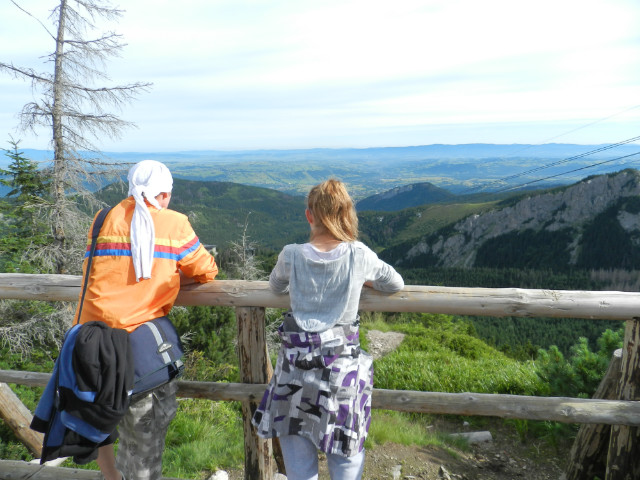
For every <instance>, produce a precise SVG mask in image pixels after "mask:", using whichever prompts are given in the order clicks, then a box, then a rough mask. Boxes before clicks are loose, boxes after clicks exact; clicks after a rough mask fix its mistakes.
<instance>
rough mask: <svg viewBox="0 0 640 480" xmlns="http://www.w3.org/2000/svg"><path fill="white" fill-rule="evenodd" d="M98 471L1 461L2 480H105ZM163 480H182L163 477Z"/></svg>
mask: <svg viewBox="0 0 640 480" xmlns="http://www.w3.org/2000/svg"><path fill="white" fill-rule="evenodd" d="M103 478H104V477H103V476H102V474H101V473H100V472H99V471H98V470H83V469H79V468H64V467H50V466H47V465H38V464H35V463H28V462H21V461H17V460H0V480H103ZM161 480H180V479H179V478H172V477H162V479H161Z"/></svg>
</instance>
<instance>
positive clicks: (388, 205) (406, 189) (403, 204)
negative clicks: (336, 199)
mask: <svg viewBox="0 0 640 480" xmlns="http://www.w3.org/2000/svg"><path fill="white" fill-rule="evenodd" d="M453 197H454V194H453V193H451V192H449V191H447V190H445V189H443V188H439V187H436V186H435V185H433V184H432V183H429V182H423V183H412V184H409V185H403V186H401V187H396V188H393V189H391V190H387V191H386V192H382V193H377V194H375V195H372V196H370V197H367V198H364V199H362V200H360V201H359V202H358V203H357V205H356V207H357V209H358V210H359V211H365V210H377V211H381V212H393V211H397V210H403V209H405V208H411V207H417V206H420V205H426V204H428V203H437V202H441V201H443V200H450V199H451V198H453Z"/></svg>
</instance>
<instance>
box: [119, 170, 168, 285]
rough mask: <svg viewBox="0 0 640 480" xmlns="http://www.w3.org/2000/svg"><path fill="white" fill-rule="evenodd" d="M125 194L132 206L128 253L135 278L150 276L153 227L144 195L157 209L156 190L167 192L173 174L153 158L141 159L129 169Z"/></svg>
mask: <svg viewBox="0 0 640 480" xmlns="http://www.w3.org/2000/svg"><path fill="white" fill-rule="evenodd" d="M127 179H128V180H129V195H133V198H134V199H135V201H136V208H135V210H134V211H133V217H132V218H131V256H132V258H133V268H134V269H135V272H136V281H139V279H140V278H151V267H152V265H153V251H154V246H155V228H154V226H153V219H152V218H151V214H150V213H149V207H148V206H147V205H146V204H145V199H146V200H147V202H149V203H150V204H151V205H153V206H154V207H155V208H157V209H158V210H162V207H161V206H160V204H158V201H157V200H156V196H157V195H159V194H160V193H165V192H167V193H169V192H171V189H172V188H173V177H172V176H171V172H170V171H169V169H168V168H167V167H166V166H165V165H163V164H162V163H160V162H156V161H155V160H143V161H141V162H139V163H137V164H135V165H134V166H133V167H131V170H129V175H127Z"/></svg>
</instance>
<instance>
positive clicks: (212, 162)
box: [0, 144, 640, 200]
mask: <svg viewBox="0 0 640 480" xmlns="http://www.w3.org/2000/svg"><path fill="white" fill-rule="evenodd" d="M23 152H24V153H25V155H26V156H27V157H28V158H31V159H33V160H36V161H46V160H47V159H49V158H50V157H51V154H50V152H47V151H43V150H29V149H24V150H23ZM106 155H107V156H108V157H110V158H112V159H113V160H114V161H116V162H120V163H122V164H123V167H124V168H128V164H132V163H135V162H138V161H140V160H143V159H146V158H152V159H156V160H159V161H162V162H164V163H166V164H167V165H168V166H169V167H170V168H171V170H172V171H173V172H174V175H175V176H176V177H180V178H185V179H189V180H216V181H227V182H234V183H240V184H244V185H252V186H260V187H265V188H272V189H275V190H279V191H282V192H286V193H291V194H297V195H304V194H306V192H307V191H308V190H309V188H310V187H311V186H312V185H314V184H316V183H319V182H321V181H323V180H326V179H327V178H329V177H336V178H339V179H341V180H343V181H344V182H346V183H347V184H348V185H349V188H350V191H351V193H352V195H353V196H354V198H356V199H358V200H360V199H363V198H365V197H368V196H371V195H374V194H376V193H381V192H384V191H388V190H391V189H393V188H395V187H401V186H404V185H409V184H417V183H424V182H429V183H431V184H433V185H435V186H437V187H439V188H442V189H446V190H448V191H450V192H452V193H456V194H465V193H472V192H477V191H496V190H501V189H504V188H506V187H512V186H517V185H523V184H529V187H532V186H533V187H535V188H544V187H547V186H558V185H567V184H570V183H573V182H575V181H578V180H579V179H580V178H583V177H584V176H585V175H596V174H603V173H609V172H613V171H618V170H621V169H622V168H625V167H628V166H635V165H634V162H637V161H638V159H640V146H639V145H635V144H629V145H619V146H616V147H615V148H610V146H608V145H573V144H544V145H521V144H514V145H494V144H467V145H424V146H415V147H389V148H363V149H353V148H351V149H348V148H347V149H310V150H251V151H230V152H224V151H189V152H146V153H110V152H106ZM8 161H9V159H8V157H4V158H2V157H0V167H4V166H6V164H7V163H8ZM3 162H4V163H3Z"/></svg>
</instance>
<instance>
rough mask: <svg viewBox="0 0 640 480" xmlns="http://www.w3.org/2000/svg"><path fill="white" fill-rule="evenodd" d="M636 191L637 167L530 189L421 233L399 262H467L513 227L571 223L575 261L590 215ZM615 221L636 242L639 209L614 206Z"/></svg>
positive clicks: (548, 227) (540, 227)
mask: <svg viewBox="0 0 640 480" xmlns="http://www.w3.org/2000/svg"><path fill="white" fill-rule="evenodd" d="M639 194H640V172H638V171H637V170H624V171H622V172H618V173H616V174H610V175H601V176H596V177H590V178H587V179H585V180H583V181H581V182H579V183H577V184H574V185H572V186H569V187H566V188H564V189H562V190H558V191H554V192H550V193H544V194H539V195H535V194H533V195H531V196H529V197H526V198H524V199H522V200H520V201H518V202H517V203H515V204H514V205H510V206H505V207H502V208H498V209H495V210H492V211H489V212H486V213H483V214H479V215H472V216H470V217H467V218H465V219H464V220H461V221H459V222H457V223H456V224H454V225H453V227H452V228H451V227H450V228H447V229H446V230H445V231H444V232H446V233H437V234H435V235H432V236H430V237H428V238H423V239H422V240H421V241H419V242H418V243H417V244H415V245H414V246H413V247H412V248H411V249H409V250H408V251H407V253H406V256H405V258H404V259H403V260H402V261H401V262H400V263H401V264H402V265H405V266H409V265H410V264H411V261H412V258H415V257H416V256H418V255H431V256H433V257H435V258H437V265H438V266H446V267H472V266H474V263H475V260H476V253H477V250H478V248H479V247H480V246H481V245H482V244H483V243H484V242H486V241H487V240H490V239H493V238H496V237H499V236H501V235H505V234H508V233H512V232H524V231H536V232H537V231H541V230H544V231H548V232H554V231H559V230H563V229H567V228H571V229H572V230H573V231H574V232H575V235H573V236H572V241H571V243H569V244H568V245H567V246H566V248H567V249H568V251H569V257H570V261H569V263H575V261H576V258H577V254H578V250H579V246H580V242H581V228H582V226H584V225H585V224H586V223H587V222H589V221H592V220H593V219H594V217H596V216H597V215H599V214H601V213H602V212H604V211H605V210H607V209H608V208H610V207H612V206H613V205H615V204H617V203H618V202H619V201H620V200H621V199H622V198H623V197H634V196H638V195H639ZM616 217H617V221H618V224H619V225H620V227H621V228H623V229H624V230H625V231H626V232H628V233H629V234H630V235H631V236H632V237H633V239H632V242H633V243H634V244H636V245H637V244H639V243H640V212H633V211H626V210H620V211H618V212H616Z"/></svg>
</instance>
